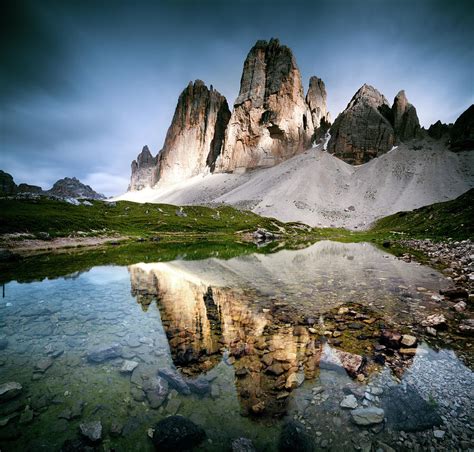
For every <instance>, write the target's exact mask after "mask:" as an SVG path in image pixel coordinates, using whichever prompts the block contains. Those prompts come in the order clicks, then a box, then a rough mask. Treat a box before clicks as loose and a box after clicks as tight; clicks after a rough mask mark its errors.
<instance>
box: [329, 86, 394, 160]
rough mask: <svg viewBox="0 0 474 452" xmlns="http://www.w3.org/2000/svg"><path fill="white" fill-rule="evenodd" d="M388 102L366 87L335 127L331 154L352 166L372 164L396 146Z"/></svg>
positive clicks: (354, 98)
mask: <svg viewBox="0 0 474 452" xmlns="http://www.w3.org/2000/svg"><path fill="white" fill-rule="evenodd" d="M390 119H391V110H390V106H389V104H388V102H387V99H386V98H385V97H384V96H383V95H382V94H380V93H379V92H378V91H377V90H376V89H375V88H374V87H372V86H370V85H363V86H362V87H361V88H360V89H359V91H357V93H356V94H355V95H354V97H353V98H352V99H351V101H350V102H349V104H348V105H347V107H346V109H345V110H344V111H343V112H342V113H341V114H340V115H339V116H338V117H337V119H336V120H335V121H334V124H333V126H332V127H331V139H330V140H329V143H328V147H327V149H328V151H329V152H330V153H332V154H334V155H335V156H336V157H339V158H341V159H342V160H344V161H345V162H347V163H350V164H352V165H360V164H362V163H365V162H368V161H369V160H371V159H372V158H374V157H377V156H379V155H381V154H384V153H385V152H387V151H389V150H390V149H391V148H392V146H393V145H394V143H395V132H394V130H393V127H392V124H391V123H390Z"/></svg>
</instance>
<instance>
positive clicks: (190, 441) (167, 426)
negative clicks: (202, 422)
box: [152, 416, 206, 452]
mask: <svg viewBox="0 0 474 452" xmlns="http://www.w3.org/2000/svg"><path fill="white" fill-rule="evenodd" d="M205 437H206V432H205V431H204V430H203V429H202V428H201V427H199V426H198V425H196V424H195V423H194V422H192V421H190V420H189V419H187V418H185V417H183V416H170V417H167V418H165V419H163V420H161V421H160V422H158V424H156V425H155V428H154V432H153V436H152V441H153V445H154V446H155V449H156V450H159V451H162V452H179V451H184V450H192V449H193V448H194V447H196V446H198V445H199V444H200V443H201V442H202V441H204V439H205Z"/></svg>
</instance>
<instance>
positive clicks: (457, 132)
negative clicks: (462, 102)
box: [451, 104, 474, 151]
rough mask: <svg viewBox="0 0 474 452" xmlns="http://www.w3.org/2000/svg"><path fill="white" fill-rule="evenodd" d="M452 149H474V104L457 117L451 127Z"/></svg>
mask: <svg viewBox="0 0 474 452" xmlns="http://www.w3.org/2000/svg"><path fill="white" fill-rule="evenodd" d="M451 149H452V150H453V151H472V150H474V104H473V105H471V106H470V107H469V108H468V109H467V110H466V111H465V112H464V113H463V114H462V115H461V116H459V118H458V119H456V122H455V123H454V126H453V128H452V129H451Z"/></svg>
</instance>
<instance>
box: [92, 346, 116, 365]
mask: <svg viewBox="0 0 474 452" xmlns="http://www.w3.org/2000/svg"><path fill="white" fill-rule="evenodd" d="M121 353H122V347H120V345H119V344H112V345H109V346H107V347H99V348H96V349H94V350H92V351H90V352H89V353H88V354H87V361H89V362H92V363H102V362H104V361H107V360H109V359H114V358H118V357H119V356H120V355H121Z"/></svg>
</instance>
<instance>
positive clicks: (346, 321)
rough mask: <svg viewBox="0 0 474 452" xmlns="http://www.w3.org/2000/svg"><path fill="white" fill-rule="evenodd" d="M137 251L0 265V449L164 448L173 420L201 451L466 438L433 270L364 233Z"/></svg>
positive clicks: (463, 405) (425, 443)
mask: <svg viewBox="0 0 474 452" xmlns="http://www.w3.org/2000/svg"><path fill="white" fill-rule="evenodd" d="M140 247H141V248H140ZM119 248H120V247H119ZM135 248H136V249H135V250H134V251H133V252H129V251H127V250H126V249H125V250H123V251H120V250H117V251H116V253H122V254H121V255H120V259H118V258H117V259H108V258H107V253H106V252H105V251H104V252H99V251H95V252H85V251H84V252H82V254H81V253H77V252H75V253H72V252H65V253H60V254H58V255H56V256H55V255H42V256H33V257H31V258H28V259H24V260H23V261H22V262H21V264H12V266H11V268H10V269H9V271H6V272H3V275H2V276H1V282H2V283H3V298H2V299H1V304H0V385H2V389H1V391H0V449H1V450H2V451H41V450H45V451H59V450H64V451H72V450H100V451H102V450H103V451H111V450H115V451H152V450H155V449H156V450H169V444H173V443H172V441H173V440H176V441H179V440H180V438H174V439H173V438H171V440H170V441H171V443H170V442H168V443H166V444H165V443H164V442H161V443H160V441H161V439H160V435H161V436H163V435H164V436H166V435H168V436H169V435H170V434H173V433H172V432H175V434H176V435H180V434H183V435H184V433H183V431H182V428H181V429H180V425H179V423H180V420H183V418H184V419H185V420H186V421H188V420H189V421H191V422H192V424H191V425H192V426H193V428H194V429H195V430H196V431H195V432H194V434H193V435H191V436H193V439H192V440H190V441H191V442H189V444H185V445H184V446H183V447H184V448H186V447H187V448H189V449H191V448H193V450H203V451H227V450H229V451H230V450H234V451H250V450H258V451H276V450H293V451H295V452H296V451H299V450H336V451H339V450H340V451H350V450H362V451H392V450H467V449H469V448H471V450H472V448H473V447H474V445H473V438H474V419H473V418H474V409H473V408H474V375H473V372H472V364H473V352H472V344H471V342H469V338H468V337H465V336H461V335H458V334H457V333H456V328H455V327H454V326H453V325H452V324H451V321H452V320H451V319H452V310H449V309H448V308H447V306H446V305H445V304H444V302H443V300H442V299H441V297H440V296H439V295H438V294H439V290H440V289H443V288H446V287H448V286H450V284H451V282H450V281H449V280H448V279H447V278H446V277H445V276H444V275H443V274H442V273H440V272H438V271H437V270H435V269H433V268H430V267H428V266H425V265H421V264H419V263H417V262H406V261H404V260H401V259H399V258H396V257H395V256H393V255H391V254H389V252H388V251H387V250H383V249H378V248H376V247H375V246H374V245H372V244H369V243H339V242H332V241H320V242H317V243H313V244H310V245H309V246H307V247H303V248H301V249H285V248H284V247H281V249H278V247H273V248H272V247H271V246H269V247H267V248H265V247H260V248H257V247H256V246H255V248H254V249H251V250H250V251H249V250H248V249H247V248H246V249H245V252H243V250H240V249H239V248H238V247H237V248H236V249H235V250H234V249H232V250H228V249H227V248H226V247H219V246H215V247H211V248H210V249H207V250H206V252H202V250H200V251H199V252H195V251H193V248H192V247H190V246H183V247H180V245H173V249H174V251H173V253H171V254H170V253H167V254H163V253H162V252H160V250H159V249H153V248H152V247H151V246H150V245H149V244H143V245H136V247H135ZM137 250H138V251H137ZM241 251H242V254H241ZM88 253H89V254H88ZM91 253H92V254H91ZM123 256H127V257H126V259H122V257H123ZM81 259H82V261H83V262H82V261H81ZM81 262H82V263H81ZM76 267H77V268H76ZM440 316H442V317H443V318H444V319H441V320H440V318H441V317H440ZM427 325H428V326H427ZM430 325H431V327H430ZM430 332H431V333H430ZM170 416H182V417H178V418H177V417H172V418H170V419H171V421H169V423H168V424H163V421H164V420H165V419H167V418H169V417H170ZM173 422H176V423H177V424H176V425H174V424H173ZM163 428H167V429H168V431H165V432H161V429H163ZM189 428H190V427H189V426H188V430H189ZM170 432H171V433H170ZM181 439H183V438H181ZM163 441H164V440H163ZM183 441H187V439H186V438H184V439H183ZM160 444H161V445H160ZM167 444H168V445H167ZM180 444H183V443H180ZM167 447H168V449H167ZM180 447H181V446H180ZM251 447H253V448H254V449H252V448H251Z"/></svg>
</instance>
